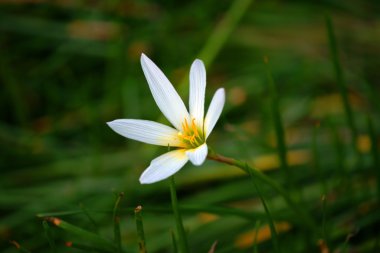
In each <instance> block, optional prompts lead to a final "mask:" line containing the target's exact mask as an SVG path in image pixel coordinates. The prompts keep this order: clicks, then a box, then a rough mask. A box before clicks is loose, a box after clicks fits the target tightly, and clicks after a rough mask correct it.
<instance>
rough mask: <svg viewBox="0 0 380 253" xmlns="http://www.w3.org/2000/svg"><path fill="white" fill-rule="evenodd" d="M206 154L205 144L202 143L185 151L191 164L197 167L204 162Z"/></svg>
mask: <svg viewBox="0 0 380 253" xmlns="http://www.w3.org/2000/svg"><path fill="white" fill-rule="evenodd" d="M207 153H208V149H207V144H206V143H203V144H202V145H201V146H199V147H197V148H195V149H190V150H187V151H186V155H187V157H189V160H190V161H191V163H192V164H194V165H196V166H199V165H202V163H203V162H204V161H205V159H206V156H207Z"/></svg>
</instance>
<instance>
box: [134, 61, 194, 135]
mask: <svg viewBox="0 0 380 253" xmlns="http://www.w3.org/2000/svg"><path fill="white" fill-rule="evenodd" d="M141 66H142V69H143V71H144V75H145V78H146V80H147V81H148V84H149V88H150V91H151V92H152V95H153V98H154V100H155V101H156V104H157V106H158V108H160V110H161V112H162V113H163V114H164V115H165V117H166V118H167V119H168V120H169V122H170V123H171V124H172V125H173V126H174V127H175V128H177V129H178V130H179V131H181V130H182V122H183V121H184V120H185V119H187V120H188V121H189V113H188V111H187V109H186V107H185V105H184V103H183V101H182V99H181V98H180V96H179V95H178V93H177V92H176V91H175V89H174V87H173V85H172V84H171V83H170V81H169V80H168V79H167V78H166V76H165V75H164V73H162V71H161V70H160V69H159V68H158V67H157V66H156V64H154V63H153V62H152V60H150V59H149V58H148V57H147V56H146V55H145V54H142V55H141Z"/></svg>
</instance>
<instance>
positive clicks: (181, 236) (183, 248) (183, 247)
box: [169, 176, 189, 253]
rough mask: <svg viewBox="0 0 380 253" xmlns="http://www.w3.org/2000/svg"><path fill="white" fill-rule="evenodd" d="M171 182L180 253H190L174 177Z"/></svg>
mask: <svg viewBox="0 0 380 253" xmlns="http://www.w3.org/2000/svg"><path fill="white" fill-rule="evenodd" d="M169 181H170V196H171V200H172V207H173V213H174V219H175V223H176V227H177V233H178V244H179V245H178V246H179V252H180V253H188V252H189V246H188V243H187V238H186V232H185V229H184V227H183V223H182V217H181V212H180V210H179V205H178V199H177V192H176V187H175V182H174V176H172V177H171V178H170V180H169Z"/></svg>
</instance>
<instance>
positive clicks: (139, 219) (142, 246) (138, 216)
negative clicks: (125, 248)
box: [135, 206, 147, 253]
mask: <svg viewBox="0 0 380 253" xmlns="http://www.w3.org/2000/svg"><path fill="white" fill-rule="evenodd" d="M141 210H142V206H137V207H136V208H135V220H136V229H137V238H138V244H139V252H140V253H146V252H147V250H146V246H145V233H144V226H143V221H142V215H141Z"/></svg>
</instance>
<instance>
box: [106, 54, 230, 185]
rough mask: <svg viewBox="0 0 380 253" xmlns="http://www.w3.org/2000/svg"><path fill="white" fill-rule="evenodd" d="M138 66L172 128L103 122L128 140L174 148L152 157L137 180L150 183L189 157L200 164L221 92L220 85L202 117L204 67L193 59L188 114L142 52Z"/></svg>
mask: <svg viewBox="0 0 380 253" xmlns="http://www.w3.org/2000/svg"><path fill="white" fill-rule="evenodd" d="M141 66H142V69H143V71H144V74H145V77H146V80H147V81H148V84H149V88H150V90H151V92H152V95H153V98H154V100H155V101H156V104H157V106H158V107H159V109H160V110H161V112H162V113H163V114H164V115H165V117H166V118H167V119H168V120H169V122H170V123H171V124H172V125H173V127H174V128H173V127H169V126H166V125H163V124H161V123H157V122H154V121H148V120H140V119H117V120H114V121H111V122H108V123H107V124H108V125H109V126H110V127H111V128H112V129H113V130H114V131H115V132H116V133H118V134H120V135H122V136H124V137H127V138H129V139H133V140H137V141H141V142H145V143H149V144H154V145H160V146H166V147H168V146H169V147H170V148H174V147H176V148H178V149H175V150H173V151H169V152H167V153H165V154H163V155H161V156H159V157H157V158H155V159H154V160H153V161H152V162H151V163H150V166H149V167H148V168H147V169H146V170H145V171H144V172H143V173H142V175H141V177H140V183H142V184H151V183H154V182H157V181H160V180H163V179H165V178H168V177H169V176H171V175H173V174H174V173H176V172H177V171H179V170H180V169H181V168H182V167H183V166H184V165H185V164H186V163H187V162H188V161H189V160H190V161H191V162H192V164H194V165H196V166H199V165H201V164H203V162H204V161H205V159H206V157H207V152H208V148H207V144H206V140H207V137H208V136H209V135H210V133H211V131H212V129H213V128H214V126H215V124H216V122H217V120H218V119H219V117H220V114H221V113H222V109H223V106H224V101H225V92H224V89H223V88H220V89H218V90H217V91H216V92H215V95H214V97H213V98H212V101H211V103H210V106H209V108H208V111H207V114H206V117H204V102H205V89H206V70H205V66H204V64H203V62H202V61H201V60H195V61H194V62H193V64H192V65H191V69H190V99H189V109H190V113H189V112H188V111H187V109H186V106H185V104H184V103H183V101H182V99H181V98H180V96H179V95H178V93H177V92H176V90H175V89H174V87H173V85H172V84H171V83H170V81H169V80H168V79H167V78H166V76H165V75H164V73H162V71H161V70H160V69H159V68H158V67H157V66H156V64H154V63H153V61H152V60H150V59H149V58H148V57H147V56H146V55H144V54H142V55H141Z"/></svg>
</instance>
